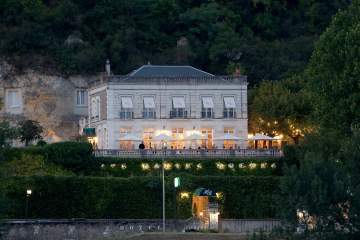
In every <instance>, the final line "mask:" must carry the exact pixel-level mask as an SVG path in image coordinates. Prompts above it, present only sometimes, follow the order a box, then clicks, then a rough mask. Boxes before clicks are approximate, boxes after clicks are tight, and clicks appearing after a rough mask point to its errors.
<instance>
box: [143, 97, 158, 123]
mask: <svg viewBox="0 0 360 240" xmlns="http://www.w3.org/2000/svg"><path fill="white" fill-rule="evenodd" d="M143 118H145V119H155V118H156V112H155V101H154V98H153V97H144V110H143Z"/></svg>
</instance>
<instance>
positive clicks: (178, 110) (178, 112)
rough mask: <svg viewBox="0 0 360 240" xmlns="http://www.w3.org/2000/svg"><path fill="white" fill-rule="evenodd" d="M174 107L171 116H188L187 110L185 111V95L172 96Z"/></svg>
mask: <svg viewBox="0 0 360 240" xmlns="http://www.w3.org/2000/svg"><path fill="white" fill-rule="evenodd" d="M172 103H173V108H172V110H171V111H170V118H187V111H185V99H184V97H173V98H172Z"/></svg>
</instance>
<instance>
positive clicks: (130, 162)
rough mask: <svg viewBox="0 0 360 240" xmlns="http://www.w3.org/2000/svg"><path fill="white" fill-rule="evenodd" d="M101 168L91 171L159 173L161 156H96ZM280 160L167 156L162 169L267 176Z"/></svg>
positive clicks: (275, 171)
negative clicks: (125, 157)
mask: <svg viewBox="0 0 360 240" xmlns="http://www.w3.org/2000/svg"><path fill="white" fill-rule="evenodd" d="M96 161H97V162H98V163H99V164H98V166H99V167H100V168H101V170H100V171H94V172H92V175H96V176H115V177H129V176H158V175H159V173H160V171H161V166H162V160H161V159H121V158H111V157H103V158H96ZM281 164H282V161H281V159H275V158H262V159H220V160H216V159H167V160H166V161H165V172H166V174H167V175H169V174H191V175H195V176H243V175H256V176H269V175H280V174H281V171H280V169H281Z"/></svg>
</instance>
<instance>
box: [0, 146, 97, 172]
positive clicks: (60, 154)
mask: <svg viewBox="0 0 360 240" xmlns="http://www.w3.org/2000/svg"><path fill="white" fill-rule="evenodd" d="M21 155H41V156H43V157H44V159H45V160H46V161H47V162H49V163H54V164H57V165H60V166H62V167H64V168H65V169H68V170H71V171H74V172H84V171H88V170H90V169H97V168H98V166H97V165H96V161H94V158H93V155H92V146H91V144H89V143H87V142H59V143H53V144H47V145H44V146H32V147H27V148H8V149H5V150H4V160H5V161H11V160H14V159H20V158H21Z"/></svg>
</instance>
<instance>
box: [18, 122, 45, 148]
mask: <svg viewBox="0 0 360 240" xmlns="http://www.w3.org/2000/svg"><path fill="white" fill-rule="evenodd" d="M42 132H43V128H42V126H40V124H39V123H38V122H36V121H33V120H25V121H21V122H20V123H19V134H20V140H21V142H25V146H28V145H29V143H30V142H31V141H34V140H38V139H42V136H41V133H42Z"/></svg>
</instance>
